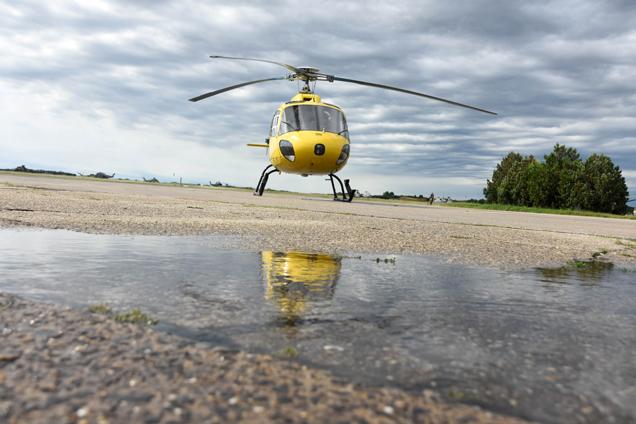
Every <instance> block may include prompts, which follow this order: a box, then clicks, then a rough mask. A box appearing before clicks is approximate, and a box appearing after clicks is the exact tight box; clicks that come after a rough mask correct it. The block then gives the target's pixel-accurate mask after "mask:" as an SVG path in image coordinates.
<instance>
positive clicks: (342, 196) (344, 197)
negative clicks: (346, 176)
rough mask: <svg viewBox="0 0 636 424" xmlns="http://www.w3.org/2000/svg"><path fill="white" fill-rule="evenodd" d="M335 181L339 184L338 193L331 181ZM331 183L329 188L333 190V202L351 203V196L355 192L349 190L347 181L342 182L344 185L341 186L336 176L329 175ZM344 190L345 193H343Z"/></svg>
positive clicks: (340, 181)
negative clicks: (339, 190)
mask: <svg viewBox="0 0 636 424" xmlns="http://www.w3.org/2000/svg"><path fill="white" fill-rule="evenodd" d="M334 178H335V179H336V180H337V181H338V183H339V184H340V189H341V190H342V191H341V192H340V193H339V192H337V191H336V185H335V184H334V182H333V179H334ZM328 181H331V188H332V190H333V200H335V201H337V202H351V201H352V200H353V195H354V194H355V192H356V191H355V190H353V189H352V188H351V186H350V185H349V180H344V184H342V180H341V179H340V178H339V177H338V176H337V175H336V174H329V180H328ZM345 188H346V191H345Z"/></svg>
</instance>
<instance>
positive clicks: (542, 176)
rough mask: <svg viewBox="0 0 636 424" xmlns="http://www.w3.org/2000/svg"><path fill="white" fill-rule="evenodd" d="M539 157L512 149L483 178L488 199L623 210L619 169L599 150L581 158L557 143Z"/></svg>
mask: <svg viewBox="0 0 636 424" xmlns="http://www.w3.org/2000/svg"><path fill="white" fill-rule="evenodd" d="M543 158H544V160H543V162H541V161H538V160H537V159H536V158H535V157H534V156H532V155H529V156H522V155H521V154H519V153H515V152H511V153H509V154H508V155H507V156H506V157H504V158H503V159H502V160H501V162H500V163H499V164H498V165H497V167H496V168H495V170H494V171H493V174H492V179H491V180H487V182H486V188H484V196H485V198H486V201H487V202H488V203H502V204H509V205H519V206H535V207H546V208H556V209H585V210H591V211H596V212H608V213H614V214H624V213H625V212H626V211H627V200H628V196H629V192H628V191H627V185H626V184H625V178H623V175H622V172H621V169H620V168H619V167H618V166H615V165H614V163H613V162H612V160H611V159H610V158H609V157H607V156H605V155H603V154H593V155H591V156H590V157H588V158H587V159H586V160H585V161H583V160H582V159H581V156H580V155H579V153H578V152H577V151H576V149H575V148H572V147H566V146H563V145H561V144H558V143H557V144H556V145H555V146H554V150H552V152H551V153H549V154H547V155H545V156H544V157H543Z"/></svg>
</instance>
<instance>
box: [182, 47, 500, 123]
mask: <svg viewBox="0 0 636 424" xmlns="http://www.w3.org/2000/svg"><path fill="white" fill-rule="evenodd" d="M210 58H212V59H229V60H246V61H254V62H265V63H271V64H273V65H278V66H282V67H283V68H285V69H287V70H288V71H290V72H292V74H290V75H287V76H286V77H280V78H266V79H261V80H256V81H249V82H244V83H240V84H236V85H232V86H229V87H225V88H221V89H219V90H216V91H211V92H209V93H205V94H202V95H200V96H197V97H193V98H191V99H190V101H192V102H198V101H199V100H203V99H207V98H208V97H211V96H215V95H217V94H221V93H225V92H226V91H230V90H234V89H236V88H241V87H245V86H246V85H251V84H258V83H261V82H266V81H275V80H284V79H286V80H289V81H302V82H303V83H304V85H303V87H302V88H301V89H300V92H301V93H311V92H312V91H313V90H312V89H311V87H310V82H314V88H315V82H316V81H327V82H334V81H340V82H348V83H351V84H358V85H364V86H367V87H374V88H382V89H384V90H391V91H397V92H399V93H404V94H411V95H413V96H418V97H424V98H427V99H430V100H436V101H438V102H444V103H447V104H450V105H453V106H459V107H463V108H466V109H472V110H475V111H477V112H483V113H488V114H490V115H497V113H496V112H492V111H489V110H486V109H482V108H479V107H476V106H471V105H467V104H464V103H459V102H456V101H453V100H449V99H444V98H442V97H437V96H432V95H430V94H425V93H420V92H418V91H413V90H408V89H405V88H400V87H393V86H391V85H384V84H378V83H375V82H368V81H361V80H355V79H351V78H344V77H338V76H335V75H328V74H323V73H321V72H320V71H319V69H317V68H313V67H310V66H305V67H298V68H297V67H295V66H292V65H288V64H286V63H281V62H275V61H273V60H266V59H254V58H249V57H233V56H210Z"/></svg>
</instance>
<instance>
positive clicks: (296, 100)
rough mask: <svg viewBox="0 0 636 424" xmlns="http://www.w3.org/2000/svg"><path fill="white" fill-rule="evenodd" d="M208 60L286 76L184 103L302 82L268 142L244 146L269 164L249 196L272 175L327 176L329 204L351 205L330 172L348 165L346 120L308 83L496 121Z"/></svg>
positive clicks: (301, 75) (301, 71) (321, 77)
mask: <svg viewBox="0 0 636 424" xmlns="http://www.w3.org/2000/svg"><path fill="white" fill-rule="evenodd" d="M210 58H212V59H231V60H249V61H256V62H265V63H271V64H274V65H278V66H282V67H284V68H285V69H287V70H288V71H290V72H291V73H290V74H289V75H287V76H284V77H277V78H266V79H260V80H256V81H248V82H243V83H240V84H236V85H232V86H229V87H225V88H221V89H219V90H215V91H211V92H209V93H205V94H202V95H200V96H197V97H193V98H191V99H190V101H192V102H198V101H199V100H203V99H207V98H208V97H212V96H215V95H217V94H221V93H225V92H226V91H230V90H234V89H237V88H241V87H245V86H248V85H252V84H258V83H261V82H267V81H276V80H289V81H302V82H303V83H304V84H303V87H302V89H300V91H299V92H298V94H296V95H295V96H294V97H292V98H291V100H290V101H288V102H286V103H283V104H281V105H280V106H279V107H278V109H277V110H276V112H275V113H274V117H273V118H272V123H271V125H270V132H269V137H268V138H266V139H265V142H266V143H265V144H252V143H250V144H248V146H251V147H264V148H267V153H268V156H269V161H270V164H269V165H268V166H267V167H266V168H265V169H264V170H263V172H262V173H261V178H260V179H259V181H258V184H257V185H256V190H255V191H254V194H255V195H258V196H262V195H263V191H264V190H265V186H266V185H267V180H268V178H269V176H270V175H271V174H272V173H274V172H278V173H281V172H286V173H289V174H299V175H302V176H303V177H307V176H309V175H328V176H329V181H331V188H332V190H333V198H334V200H339V201H344V202H350V201H351V200H353V196H354V194H355V190H352V189H351V186H350V185H349V180H347V179H345V180H344V184H343V182H342V180H341V179H340V178H339V177H338V176H337V175H336V172H338V171H340V170H341V169H342V168H343V167H344V166H345V165H346V164H347V161H348V159H349V154H350V141H349V130H348V129H347V120H346V119H345V115H344V113H343V111H342V109H340V108H339V107H338V106H336V105H333V104H329V103H325V102H323V101H322V99H321V98H320V96H318V95H317V94H314V92H313V90H312V88H311V87H310V83H312V82H314V87H315V82H316V81H327V82H334V81H341V82H349V83H353V84H359V85H365V86H368V87H376V88H383V89H386V90H393V91H398V92H400V93H406V94H412V95H415V96H420V97H425V98H427V99H432V100H437V101H440V102H444V103H449V104H451V105H455V106H461V107H464V108H468V109H472V110H476V111H479V112H484V113H488V114H491V115H496V113H495V112H491V111H488V110H485V109H481V108H478V107H475V106H469V105H466V104H463V103H458V102H454V101H452V100H448V99H443V98H441V97H435V96H431V95H428V94H424V93H419V92H416V91H411V90H406V89H404V88H398V87H392V86H388V85H383V84H377V83H373V82H367V81H360V80H354V79H349V78H342V77H338V76H335V75H328V74H323V73H321V72H319V70H318V69H316V68H312V67H300V68H297V67H294V66H291V65H287V64H285V63H279V62H274V61H271V60H265V59H253V58H246V57H229V56H210ZM334 179H335V180H336V181H337V182H338V183H339V185H340V190H341V191H340V192H338V190H337V189H336V185H335V183H334Z"/></svg>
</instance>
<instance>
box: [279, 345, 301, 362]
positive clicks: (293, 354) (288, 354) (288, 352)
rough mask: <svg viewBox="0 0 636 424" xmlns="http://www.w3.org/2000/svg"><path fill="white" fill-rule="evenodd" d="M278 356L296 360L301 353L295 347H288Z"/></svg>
mask: <svg viewBox="0 0 636 424" xmlns="http://www.w3.org/2000/svg"><path fill="white" fill-rule="evenodd" d="M278 355H279V356H281V357H283V358H289V359H294V358H297V357H298V355H299V352H298V349H296V348H295V347H294V346H287V347H286V348H285V349H282V350H281V351H280V352H279V354H278Z"/></svg>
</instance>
